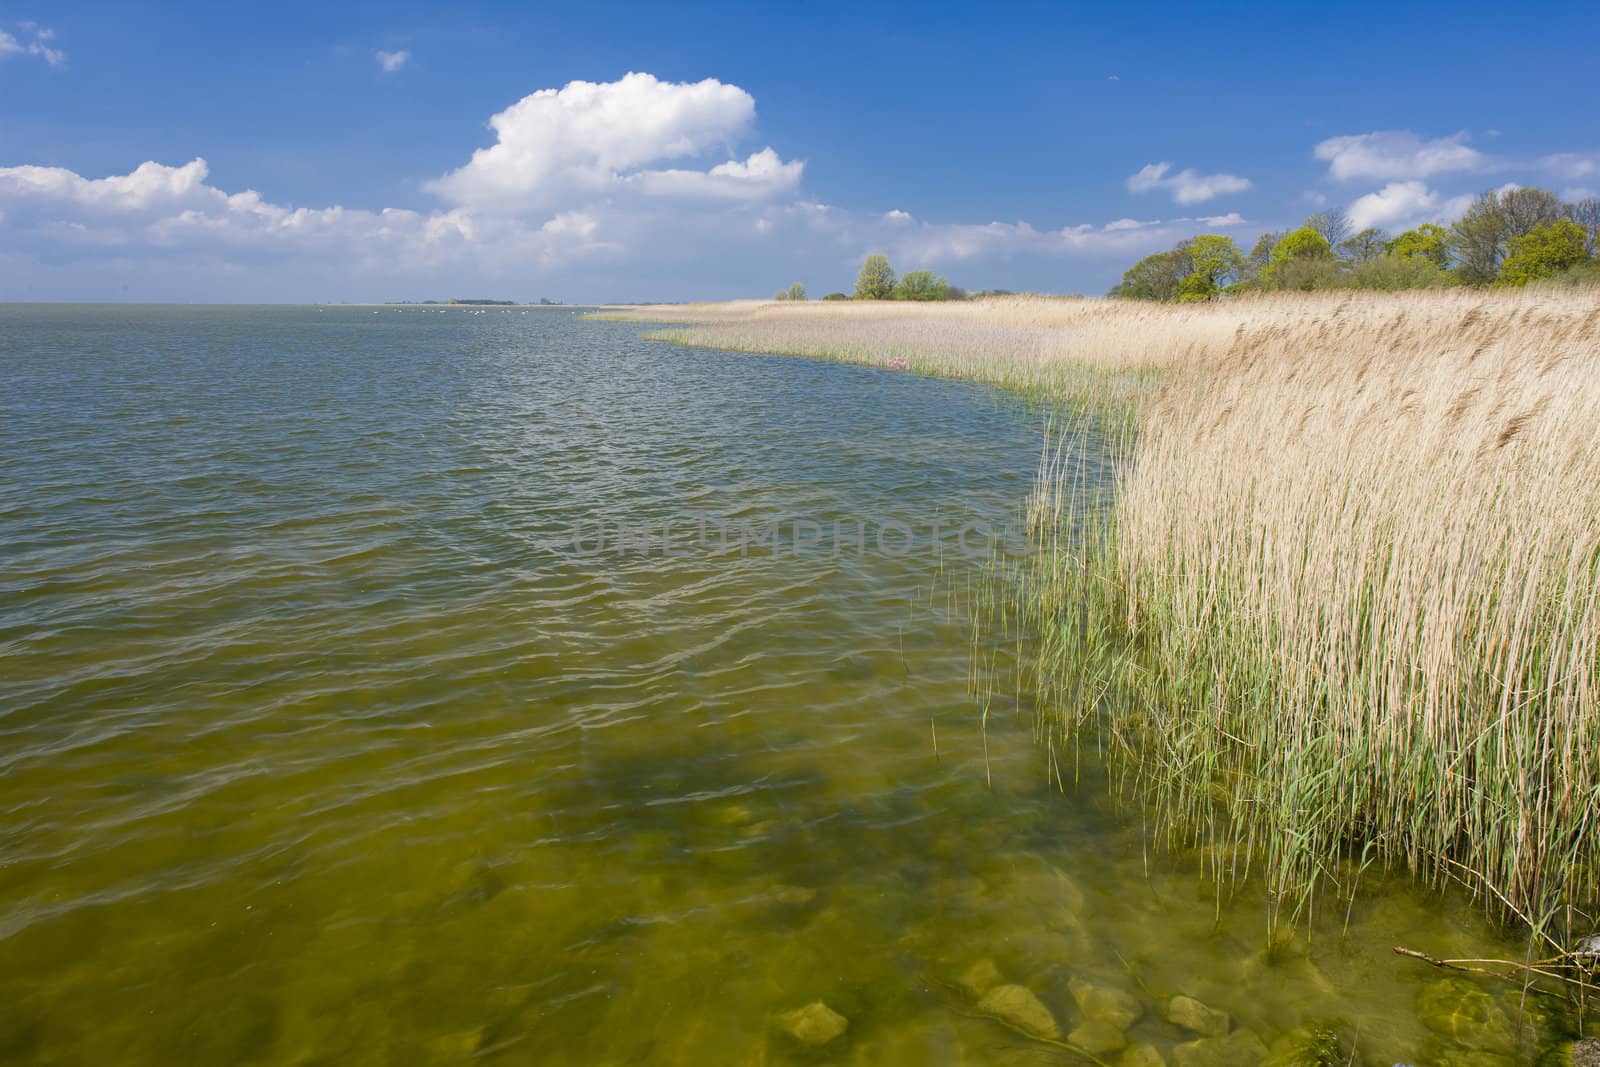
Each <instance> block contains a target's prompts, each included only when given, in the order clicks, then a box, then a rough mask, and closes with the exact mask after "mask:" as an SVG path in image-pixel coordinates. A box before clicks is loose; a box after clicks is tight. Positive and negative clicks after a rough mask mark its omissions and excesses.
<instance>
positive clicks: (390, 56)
mask: <svg viewBox="0 0 1600 1067" xmlns="http://www.w3.org/2000/svg"><path fill="white" fill-rule="evenodd" d="M373 58H374V59H376V60H377V61H378V66H379V67H380V68H382V70H383V72H384V73H385V74H393V73H394V72H395V71H397V70H399V69H400V68H401V67H403V66H405V65H406V63H407V62H408V61H409V60H410V59H411V53H410V52H408V51H406V50H405V49H404V48H402V49H400V50H399V51H397V52H384V51H382V50H380V51H378V52H376V53H374V55H373Z"/></svg>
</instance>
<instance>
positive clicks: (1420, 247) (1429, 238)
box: [1383, 222, 1450, 270]
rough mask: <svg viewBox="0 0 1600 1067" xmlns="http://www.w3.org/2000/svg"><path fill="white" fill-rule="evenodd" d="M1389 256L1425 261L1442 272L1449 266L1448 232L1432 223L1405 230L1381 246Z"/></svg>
mask: <svg viewBox="0 0 1600 1067" xmlns="http://www.w3.org/2000/svg"><path fill="white" fill-rule="evenodd" d="M1383 250H1384V252H1386V253H1388V254H1389V255H1391V256H1406V257H1408V258H1411V259H1425V260H1427V261H1428V262H1430V263H1432V264H1433V265H1434V266H1436V267H1438V268H1439V269H1440V270H1444V269H1446V268H1447V267H1449V266H1450V231H1449V230H1447V229H1445V228H1444V227H1443V226H1440V225H1437V224H1436V223H1432V222H1424V223H1423V224H1422V225H1421V226H1418V227H1417V228H1416V229H1414V230H1407V231H1406V232H1405V233H1402V234H1401V235H1400V236H1399V237H1396V238H1395V239H1394V240H1392V241H1390V242H1389V243H1388V244H1386V245H1384V246H1383Z"/></svg>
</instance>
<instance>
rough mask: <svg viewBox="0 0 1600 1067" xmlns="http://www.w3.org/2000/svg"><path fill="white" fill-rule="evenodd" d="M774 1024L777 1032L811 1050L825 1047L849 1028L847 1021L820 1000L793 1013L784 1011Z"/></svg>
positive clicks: (848, 1021)
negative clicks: (779, 1031) (807, 1046)
mask: <svg viewBox="0 0 1600 1067" xmlns="http://www.w3.org/2000/svg"><path fill="white" fill-rule="evenodd" d="M776 1022H777V1024H778V1029H779V1030H782V1031H783V1032H784V1033H786V1034H788V1035H789V1036H790V1037H792V1038H794V1039H795V1040H796V1041H798V1042H800V1043H801V1044H802V1045H809V1046H811V1047H812V1048H816V1047H819V1046H822V1045H826V1044H827V1043H828V1042H830V1041H832V1040H834V1039H835V1038H837V1037H838V1036H839V1035H840V1034H842V1033H844V1032H845V1031H846V1030H848V1029H849V1028H850V1020H849V1019H846V1018H845V1017H844V1016H843V1015H840V1014H839V1013H838V1012H836V1011H834V1010H833V1009H832V1008H830V1007H828V1006H827V1005H826V1004H824V1003H823V1002H822V1001H820V1000H814V1001H812V1002H811V1003H810V1004H807V1005H806V1006H805V1007H803V1008H796V1009H795V1010H794V1011H786V1012H784V1013H783V1014H782V1015H779V1016H778V1017H777V1019H776Z"/></svg>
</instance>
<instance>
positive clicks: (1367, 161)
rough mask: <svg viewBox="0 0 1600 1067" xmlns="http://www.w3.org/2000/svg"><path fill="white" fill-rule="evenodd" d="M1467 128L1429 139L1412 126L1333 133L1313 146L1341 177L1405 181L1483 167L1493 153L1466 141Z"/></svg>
mask: <svg viewBox="0 0 1600 1067" xmlns="http://www.w3.org/2000/svg"><path fill="white" fill-rule="evenodd" d="M1466 139H1467V135H1466V133H1465V132H1462V133H1458V134H1456V135H1454V136H1453V137H1439V138H1435V139H1434V140H1431V141H1425V140H1423V139H1422V138H1421V137H1419V136H1418V135H1417V134H1415V133H1413V132H1412V131H1410V130H1374V131H1373V132H1372V133H1359V134H1352V135H1349V136H1345V137H1330V138H1328V139H1327V140H1326V141H1323V142H1321V143H1320V144H1318V145H1317V146H1316V148H1315V149H1314V150H1313V153H1312V154H1313V155H1314V156H1315V157H1316V158H1317V159H1319V160H1322V161H1323V162H1325V163H1327V164H1328V173H1329V175H1331V176H1332V177H1334V178H1336V179H1338V180H1340V181H1358V180H1363V179H1365V180H1372V181H1390V180H1398V181H1405V180H1410V179H1414V178H1428V177H1431V176H1433V175H1435V174H1445V173H1450V172H1453V171H1473V170H1482V169H1484V168H1485V167H1487V166H1488V165H1489V163H1490V160H1489V157H1487V156H1485V155H1484V154H1483V153H1481V152H1479V151H1478V150H1477V149H1475V148H1472V147H1470V146H1468V145H1467V144H1466V143H1465V142H1466Z"/></svg>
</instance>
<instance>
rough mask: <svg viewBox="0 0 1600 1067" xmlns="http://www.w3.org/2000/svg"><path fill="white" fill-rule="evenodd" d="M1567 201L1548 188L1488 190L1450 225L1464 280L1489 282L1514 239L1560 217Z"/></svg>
mask: <svg viewBox="0 0 1600 1067" xmlns="http://www.w3.org/2000/svg"><path fill="white" fill-rule="evenodd" d="M1565 209H1566V205H1564V204H1562V203H1561V200H1560V199H1559V198H1558V197H1557V196H1556V195H1555V194H1554V193H1552V192H1549V191H1548V190H1545V189H1500V190H1493V189H1491V190H1490V191H1489V192H1487V193H1484V194H1482V195H1480V196H1479V197H1478V199H1477V200H1475V201H1473V204H1472V206H1471V207H1470V208H1468V209H1467V211H1466V213H1465V214H1464V215H1462V216H1461V218H1459V219H1457V220H1456V223H1455V225H1454V226H1452V227H1451V228H1450V254H1451V258H1452V259H1453V260H1454V261H1455V264H1456V268H1455V269H1456V273H1457V274H1459V275H1460V277H1461V280H1462V281H1464V282H1467V283H1469V284H1471V285H1487V284H1488V283H1490V282H1492V281H1494V280H1496V279H1497V278H1498V277H1499V275H1500V265H1501V264H1502V263H1504V262H1505V259H1506V256H1508V255H1509V254H1510V252H1511V242H1512V241H1514V240H1516V239H1517V238H1518V237H1523V236H1526V235H1527V234H1528V233H1530V232H1531V231H1532V230H1533V228H1534V227H1536V226H1540V225H1543V224H1544V223H1547V222H1554V221H1555V220H1556V219H1558V218H1560V217H1561V215H1562V214H1563V212H1564V211H1565Z"/></svg>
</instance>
